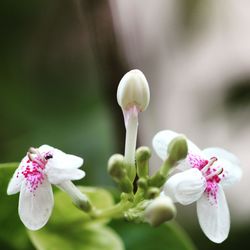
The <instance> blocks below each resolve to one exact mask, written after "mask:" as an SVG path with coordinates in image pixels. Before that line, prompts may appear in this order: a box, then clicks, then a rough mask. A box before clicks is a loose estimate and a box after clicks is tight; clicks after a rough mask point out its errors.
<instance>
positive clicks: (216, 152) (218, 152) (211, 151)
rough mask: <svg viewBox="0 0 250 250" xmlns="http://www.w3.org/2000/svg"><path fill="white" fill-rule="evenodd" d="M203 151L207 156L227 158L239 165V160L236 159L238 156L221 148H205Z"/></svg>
mask: <svg viewBox="0 0 250 250" xmlns="http://www.w3.org/2000/svg"><path fill="white" fill-rule="evenodd" d="M203 153H204V155H206V156H207V157H208V158H211V157H213V156H216V157H217V158H223V159H225V160H228V161H230V162H231V163H232V164H234V165H240V160H239V159H238V157H236V156H235V155H234V154H232V153H230V152H228V151H227V150H225V149H222V148H205V149H204V150H203Z"/></svg>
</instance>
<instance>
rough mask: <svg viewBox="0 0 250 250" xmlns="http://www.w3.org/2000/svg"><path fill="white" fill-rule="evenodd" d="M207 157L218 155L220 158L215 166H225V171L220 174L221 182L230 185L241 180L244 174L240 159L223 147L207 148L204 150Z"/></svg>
mask: <svg viewBox="0 0 250 250" xmlns="http://www.w3.org/2000/svg"><path fill="white" fill-rule="evenodd" d="M203 153H204V155H205V156H206V157H207V158H211V157H214V156H215V157H217V158H218V160H217V161H216V162H215V163H214V165H215V166H218V167H221V168H223V173H222V174H221V175H220V177H221V182H220V183H221V184H222V185H223V186H229V185H232V184H233V183H235V182H237V181H239V180H240V179H241V176H242V169H241V167H240V161H239V159H238V158H237V157H236V156H235V155H233V154H231V153H229V152H228V151H226V150H224V149H222V148H206V149H204V150H203Z"/></svg>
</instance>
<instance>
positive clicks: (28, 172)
mask: <svg viewBox="0 0 250 250" xmlns="http://www.w3.org/2000/svg"><path fill="white" fill-rule="evenodd" d="M27 156H28V158H29V159H28V160H27V161H26V164H25V165H24V166H22V171H21V172H20V173H19V172H18V173H17V176H16V178H18V177H19V174H22V175H23V176H24V178H25V179H26V187H27V188H28V190H29V191H30V192H33V193H34V192H35V191H36V189H37V188H38V187H39V185H41V184H42V183H43V181H44V179H45V173H44V170H45V168H46V165H47V162H48V160H49V159H51V158H53V155H52V153H50V152H47V153H44V154H41V153H40V152H39V151H38V149H35V148H30V149H29V152H28V153H27ZM34 195H35V194H34Z"/></svg>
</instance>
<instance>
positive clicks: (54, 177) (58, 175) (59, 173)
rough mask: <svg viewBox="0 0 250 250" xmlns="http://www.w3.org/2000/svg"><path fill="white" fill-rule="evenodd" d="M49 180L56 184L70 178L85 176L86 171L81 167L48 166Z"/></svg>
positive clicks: (76, 178)
mask: <svg viewBox="0 0 250 250" xmlns="http://www.w3.org/2000/svg"><path fill="white" fill-rule="evenodd" d="M47 176H48V180H49V182H50V183H52V184H54V185H58V184H60V183H62V182H65V181H69V180H80V179H82V178H83V177H84V176H85V172H84V171H83V170H80V169H61V168H48V171H47Z"/></svg>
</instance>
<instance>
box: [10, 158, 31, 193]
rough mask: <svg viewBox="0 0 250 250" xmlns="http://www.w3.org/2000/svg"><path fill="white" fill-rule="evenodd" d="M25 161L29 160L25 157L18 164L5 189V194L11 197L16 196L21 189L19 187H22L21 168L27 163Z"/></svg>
mask: <svg viewBox="0 0 250 250" xmlns="http://www.w3.org/2000/svg"><path fill="white" fill-rule="evenodd" d="M27 160H29V158H28V157H27V156H25V157H24V158H23V159H22V161H21V163H20V164H19V166H18V168H17V169H16V171H15V172H14V174H13V176H12V178H11V180H10V182H9V185H8V188H7V194H8V195H11V194H16V193H18V192H20V189H21V185H22V181H23V180H24V176H23V175H22V173H21V172H22V168H23V166H25V165H26V164H27V163H26V162H27Z"/></svg>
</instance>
